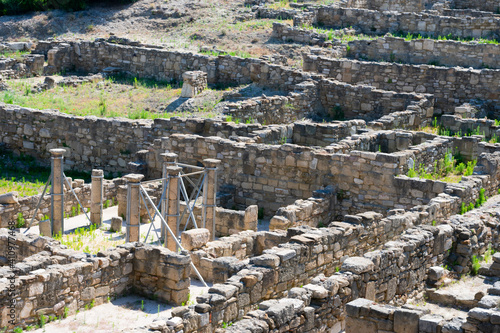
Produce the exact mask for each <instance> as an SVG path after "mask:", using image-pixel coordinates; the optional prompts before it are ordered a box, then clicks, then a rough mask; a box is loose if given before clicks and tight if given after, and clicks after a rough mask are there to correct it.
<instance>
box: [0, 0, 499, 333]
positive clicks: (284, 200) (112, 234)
mask: <svg viewBox="0 0 500 333" xmlns="http://www.w3.org/2000/svg"><path fill="white" fill-rule="evenodd" d="M278 3H279V5H278ZM193 6H194V5H193ZM221 6H222V5H221ZM152 8H153V9H152V12H154V13H155V14H154V15H160V14H161V13H163V14H161V15H164V16H162V17H164V18H165V17H167V16H168V17H175V18H178V17H182V13H181V12H176V14H174V12H172V13H171V14H168V15H167V14H165V13H166V12H165V11H164V10H163V9H161V10H160V9H158V8H157V7H154V6H152ZM214 8H215V7H214ZM235 8H237V9H235V10H237V15H235V17H234V19H235V22H233V23H231V24H235V25H237V26H238V27H241V26H243V25H244V24H247V23H248V22H253V24H257V23H255V22H264V23H260V24H266V22H267V24H268V28H269V29H268V30H265V31H266V34H267V35H266V43H267V44H276V45H280V47H282V48H281V49H280V50H281V51H282V53H284V54H273V55H264V56H261V57H259V56H244V57H243V56H238V54H236V55H231V53H230V52H222V51H221V52H219V51H218V50H216V49H209V48H208V49H207V48H206V49H202V51H200V52H187V51H185V50H180V48H179V49H177V48H173V49H172V48H168V47H163V46H158V45H152V44H146V43H142V42H137V41H131V40H129V39H126V38H118V37H116V36H114V35H111V37H109V38H108V37H106V38H104V37H99V38H93V39H88V40H82V39H78V38H51V39H47V40H39V41H37V42H36V43H33V44H31V43H27V42H21V43H4V44H2V48H3V49H6V50H10V51H15V50H17V51H19V50H23V52H26V54H22V56H21V57H19V56H18V57H17V58H5V59H0V75H1V77H0V78H1V80H0V87H1V89H2V90H6V95H5V96H6V97H5V98H4V102H5V103H0V154H3V153H4V152H5V156H3V155H2V156H0V158H4V159H5V160H6V161H7V160H8V159H10V158H11V157H7V156H30V157H31V159H29V161H31V160H33V161H36V163H38V164H37V167H40V168H42V167H44V168H46V169H47V170H50V172H49V171H47V175H49V174H50V176H49V181H48V182H46V183H43V184H42V185H45V184H47V185H46V186H45V188H44V187H43V186H42V187H41V189H42V188H44V191H43V192H42V191H41V189H40V190H39V191H38V192H37V193H38V194H35V195H25V196H22V195H19V194H18V193H17V192H16V191H10V190H9V191H7V190H5V191H2V192H0V227H1V230H0V249H1V252H0V314H1V315H0V328H3V327H5V328H6V331H9V332H10V331H14V332H18V331H19V329H25V328H29V327H30V326H31V325H33V326H35V325H39V326H40V328H43V327H44V324H46V319H45V316H48V317H47V318H51V317H54V318H56V317H60V318H61V322H63V321H64V320H63V319H62V318H63V317H64V318H65V317H67V316H68V315H75V318H76V315H77V314H78V313H79V312H80V311H81V310H83V309H84V310H88V309H89V307H90V308H92V307H94V306H97V309H98V308H99V307H100V306H104V304H105V303H106V304H107V303H109V302H110V300H112V299H113V300H114V299H120V298H122V297H124V296H126V295H140V296H141V297H144V298H147V299H150V300H154V301H155V302H158V304H165V303H168V305H169V306H171V307H172V308H171V311H170V312H168V315H162V316H160V305H158V316H155V319H154V320H153V319H151V320H149V321H148V322H145V323H143V324H141V325H139V324H137V325H135V326H132V328H131V326H127V328H126V329H125V328H124V329H123V330H121V329H120V330H118V331H127V332H163V333H173V332H176V333H180V332H184V333H188V332H207V333H209V332H223V331H227V332H311V333H313V332H332V333H340V332H346V333H357V332H363V333H365V332H366V333H371V332H387V333H388V332H394V333H402V332H415V333H417V332H425V333H440V332H442V333H452V332H453V333H458V332H464V333H472V332H484V333H486V332H498V331H500V255H499V253H496V251H499V250H500V243H499V242H500V238H499V237H500V235H499V233H500V208H499V207H500V206H499V202H500V198H499V196H498V194H500V143H499V141H498V138H499V137H500V125H499V120H500V46H499V44H498V43H499V41H500V15H499V11H500V7H499V4H498V1H491V0H483V1H479V2H478V1H476V2H474V1H470V0H451V1H430V0H429V1H423V0H419V1H405V0H377V1H360V0H358V1H351V0H341V1H314V0H311V1H301V0H299V1H295V2H294V1H281V2H276V1H267V0H260V1H253V0H252V1H248V0H245V1H239V2H238V5H237V6H236V7H235ZM159 13H160V14H159ZM151 15H153V14H151ZM165 19H166V18H165ZM196 38H197V37H196V36H194V37H191V39H193V40H196ZM267 39H269V40H267ZM252 43H253V42H252ZM269 47H275V46H269ZM290 49H291V50H292V51H290ZM294 49H297V50H299V49H300V53H301V54H300V60H298V61H297V59H295V58H294V59H295V60H294V59H292V58H293V57H292V56H290V55H293V56H295V55H296V53H299V51H296V50H295V51H293V50H294ZM207 50H208V51H207ZM283 50H285V51H283ZM10 51H9V52H10ZM287 52H288V53H287ZM295 52H296V53H295ZM239 55H241V54H239ZM289 56H290V57H289ZM292 60H293V61H297V63H294V64H292ZM288 61H290V64H289V62H288ZM299 63H300V65H297V64H299ZM66 73H67V74H66ZM61 74H62V75H61ZM60 76H62V77H63V78H62V79H61V78H60ZM39 79H41V80H39ZM16 80H25V81H22V82H23V84H24V86H23V89H24V97H25V99H20V98H19V99H17V100H16V99H12V100H10V101H8V97H9V96H10V95H9V94H10V93H11V92H12V91H13V89H15V88H13V87H15V86H13V84H15V83H16V82H17V81H16ZM30 80H34V81H30ZM120 80H122V81H120ZM127 80H128V81H127ZM117 82H128V83H127V84H129V86H130V91H132V90H134V89H135V90H137V91H138V90H140V89H145V91H148V94H153V93H152V92H151V91H153V90H155V89H159V88H158V86H161V85H162V84H163V85H167V84H168V85H169V87H170V88H169V89H173V88H172V87H174V86H175V87H176V89H178V90H179V91H177V93H176V94H177V95H175V98H173V99H172V100H169V101H168V103H167V104H168V105H167V106H165V107H164V110H163V111H161V112H159V113H155V114H154V115H153V116H151V117H149V118H148V117H144V119H142V118H141V117H131V116H130V117H129V118H124V117H120V115H118V116H111V115H110V114H109V109H108V108H109V107H110V106H109V104H107V102H106V100H105V98H104V97H103V96H104V95H105V94H106V91H109V92H110V93H109V94H108V95H112V94H113V93H114V92H115V93H116V90H112V86H113V84H117ZM180 82H182V84H180ZM89 85H90V86H91V87H94V88H95V89H102V91H101V97H100V100H99V101H98V104H96V105H97V106H96V107H97V108H99V110H100V116H96V115H92V116H81V115H75V114H74V113H73V114H72V113H71V112H64V110H52V109H44V110H41V109H36V108H32V107H28V106H27V105H28V104H23V103H28V102H26V100H28V97H29V96H30V94H31V95H33V94H35V95H36V94H39V95H37V96H39V97H38V98H39V99H40V100H42V97H41V96H45V95H42V94H46V93H50V92H51V91H52V92H54V91H65V90H66V89H86V87H89ZM176 85H177V86H176ZM54 89H61V90H54ZM106 89H108V90H106ZM120 89H122V90H125V89H129V88H124V87H123V86H122V87H121V88H120ZM147 89H151V91H150V90H147ZM78 91H79V90H78ZM129 94H130V95H132V92H129ZM149 96H150V95H148V97H147V98H150V97H149ZM213 96H216V97H213ZM75 98H76V97H75ZM209 98H212V99H213V100H215V102H213V103H212V102H211V101H213V100H210V99H209ZM34 100H36V98H34ZM28 101H29V100H28ZM17 102H19V103H17ZM210 103H212V104H213V105H212V106H211V108H212V109H211V110H215V111H213V114H211V115H210V116H206V117H200V116H191V112H192V113H195V114H196V112H201V111H200V110H205V109H206V108H207V107H208V105H211V104H210ZM167 111H168V112H170V111H172V112H175V114H171V115H169V116H168V117H162V115H164V114H163V113H166V112H167ZM172 115H173V116H172ZM7 152H8V153H7ZM12 158H13V157H12ZM22 161H24V162H23V163H28V162H26V161H27V160H26V159H24V160H22ZM9 163H10V162H9ZM23 163H21V162H19V163H18V164H15V163H13V164H15V165H14V166H12V165H8V163H7V162H5V166H6V167H5V168H7V166H9V168H11V169H16V168H20V169H23V168H25V166H24V165H23ZM30 163H35V162H30ZM2 165H4V164H0V166H2ZM9 170H10V169H9ZM23 170H24V169H23ZM26 170H28V169H26ZM44 170H45V169H44ZM70 171H71V172H80V174H87V176H88V177H87V182H85V181H84V180H83V179H79V178H74V177H73V178H72V177H68V176H67V173H68V174H69V172H70ZM2 173H5V175H4V174H2ZM27 173H29V172H27ZM0 176H1V177H4V178H5V179H4V178H2V179H4V180H5V184H7V181H8V180H9V179H8V173H7V171H2V170H1V169H0ZM0 180H1V179H0ZM12 182H14V179H13V180H12ZM1 184H3V183H1ZM5 187H6V188H7V185H5ZM0 190H2V189H1V188H0ZM106 214H111V215H112V216H111V215H110V216H108V215H106ZM70 215H72V216H71V217H70ZM74 215H76V216H79V217H81V218H82V219H83V220H84V221H85V223H86V224H85V227H82V229H79V228H78V227H73V225H72V224H71V223H73V222H72V221H76V220H72V218H74ZM105 215H106V217H105ZM87 219H88V224H87ZM75 223H76V222H75ZM80 227H81V226H80ZM72 228H73V229H72ZM85 228H87V229H88V230H90V232H94V231H95V230H101V231H102V233H103V234H104V238H105V239H108V238H109V240H114V241H116V240H119V241H120V242H118V241H116V243H112V245H101V247H99V248H98V249H97V250H96V251H95V253H93V251H91V250H90V248H89V244H90V240H88V239H86V240H85V241H86V242H87V241H88V242H89V244H87V243H85V244H82V245H81V246H79V248H78V250H75V249H74V248H72V245H71V244H69V243H67V241H66V240H65V239H66V238H64V237H67V235H70V234H71V233H72V232H76V233H77V234H78V233H80V239H79V241H80V242H81V237H83V236H82V235H84V234H85V232H83V231H82V230H83V229H85ZM87 229H85V230H87ZM75 230H77V231H75ZM120 233H121V234H120ZM89 237H94V238H95V237H96V236H89ZM98 237H99V236H98ZM120 237H121V238H120ZM89 239H90V238H89ZM77 242H78V241H77ZM196 283H199V284H200V285H202V286H203V287H201V288H204V289H203V291H202V292H201V293H198V294H195V293H194V292H193V290H194V289H193V286H194V285H195V284H196ZM143 306H144V305H142V307H143ZM142 310H143V309H141V311H142ZM40 321H41V322H42V323H40ZM52 321H53V320H52ZM48 325H50V324H48ZM50 328H51V327H50V326H47V331H50ZM110 331H112V330H110Z"/></svg>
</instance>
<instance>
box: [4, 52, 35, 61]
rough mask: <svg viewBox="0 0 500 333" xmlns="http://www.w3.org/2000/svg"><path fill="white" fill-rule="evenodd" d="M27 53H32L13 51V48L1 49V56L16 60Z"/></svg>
mask: <svg viewBox="0 0 500 333" xmlns="http://www.w3.org/2000/svg"><path fill="white" fill-rule="evenodd" d="M25 54H30V51H12V50H3V51H0V57H5V58H12V59H16V60H21V59H23V56H24V55H25Z"/></svg>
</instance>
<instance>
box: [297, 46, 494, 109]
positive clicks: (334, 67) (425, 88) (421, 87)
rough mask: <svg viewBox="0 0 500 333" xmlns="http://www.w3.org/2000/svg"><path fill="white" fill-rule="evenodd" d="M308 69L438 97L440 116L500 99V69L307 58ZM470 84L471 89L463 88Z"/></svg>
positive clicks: (348, 81)
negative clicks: (459, 107)
mask: <svg viewBox="0 0 500 333" xmlns="http://www.w3.org/2000/svg"><path fill="white" fill-rule="evenodd" d="M304 70H306V71H314V72H318V73H321V74H325V75H327V76H328V77H332V78H335V79H337V80H341V81H343V82H346V83H351V84H367V85H370V86H374V87H376V88H378V89H383V90H388V91H401V92H416V93H427V94H432V95H434V98H435V99H436V103H435V111H436V112H437V113H441V112H444V113H453V112H454V107H455V106H457V104H458V105H460V104H463V103H467V102H469V101H470V100H471V99H479V100H482V101H484V102H487V103H490V104H495V103H498V101H499V100H500V95H499V91H498V89H496V87H498V86H499V85H500V71H499V70H489V69H483V70H473V69H463V68H444V67H434V66H427V65H401V64H395V63H374V62H365V61H356V60H347V59H333V58H325V57H319V56H313V55H305V56H304ZM465 83H467V84H469V87H470V88H469V89H465V88H463V87H462V85H463V84H465Z"/></svg>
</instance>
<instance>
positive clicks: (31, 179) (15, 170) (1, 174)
mask: <svg viewBox="0 0 500 333" xmlns="http://www.w3.org/2000/svg"><path fill="white" fill-rule="evenodd" d="M65 173H66V176H68V177H72V178H74V179H75V178H81V179H84V180H85V181H87V182H88V181H90V174H88V173H83V172H75V171H66V172H65ZM49 176H50V168H49V167H45V166H42V165H40V164H39V163H37V162H36V160H35V159H34V158H33V157H31V156H27V155H21V156H17V155H14V154H13V153H12V152H10V151H7V150H5V149H2V148H0V194H3V193H8V192H12V191H17V192H19V196H21V197H27V196H31V195H36V194H40V193H41V192H42V190H43V187H44V186H45V182H46V181H47V179H48V178H49Z"/></svg>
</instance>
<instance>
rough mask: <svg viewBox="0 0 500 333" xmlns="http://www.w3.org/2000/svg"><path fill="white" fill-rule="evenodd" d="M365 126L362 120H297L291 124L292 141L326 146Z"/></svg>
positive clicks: (300, 143) (298, 143) (305, 144)
mask: <svg viewBox="0 0 500 333" xmlns="http://www.w3.org/2000/svg"><path fill="white" fill-rule="evenodd" d="M365 128H366V123H365V122H364V121H363V120H348V121H337V122H332V123H313V122H305V121H299V122H295V123H294V124H293V132H292V142H293V143H294V144H297V145H304V146H321V147H323V146H328V145H331V144H332V143H336V142H339V141H340V140H343V139H345V138H346V137H348V136H351V135H354V134H357V133H358V130H362V129H365Z"/></svg>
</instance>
